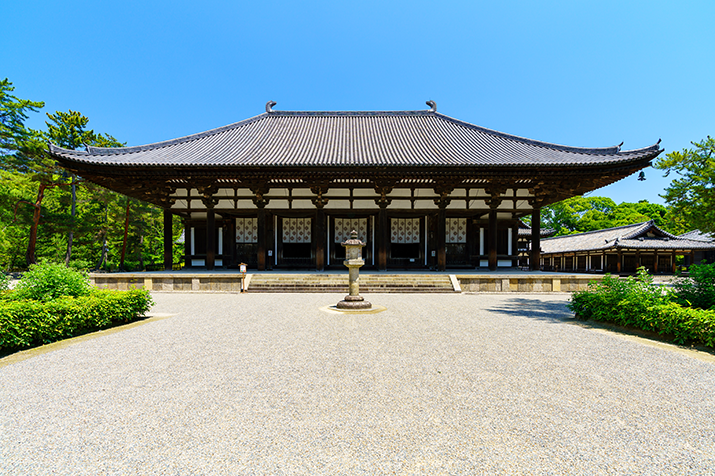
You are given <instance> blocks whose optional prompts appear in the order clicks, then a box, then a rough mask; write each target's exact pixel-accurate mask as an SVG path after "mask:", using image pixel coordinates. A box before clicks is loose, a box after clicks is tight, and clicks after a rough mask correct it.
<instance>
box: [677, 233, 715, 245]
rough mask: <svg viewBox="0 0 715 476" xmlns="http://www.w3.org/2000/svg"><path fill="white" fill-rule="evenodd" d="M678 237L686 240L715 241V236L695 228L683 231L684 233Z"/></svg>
mask: <svg viewBox="0 0 715 476" xmlns="http://www.w3.org/2000/svg"><path fill="white" fill-rule="evenodd" d="M678 238H682V239H684V240H695V241H705V242H707V243H713V242H715V236H713V235H712V234H710V233H703V232H702V231H700V230H693V231H689V232H687V233H683V234H682V235H678Z"/></svg>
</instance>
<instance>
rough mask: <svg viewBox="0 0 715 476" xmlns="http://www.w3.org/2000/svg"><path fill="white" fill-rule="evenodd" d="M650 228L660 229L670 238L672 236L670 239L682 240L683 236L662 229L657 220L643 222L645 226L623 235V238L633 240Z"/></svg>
mask: <svg viewBox="0 0 715 476" xmlns="http://www.w3.org/2000/svg"><path fill="white" fill-rule="evenodd" d="M649 228H655V229H656V230H658V231H659V232H661V233H663V234H664V235H665V236H666V237H668V238H670V239H673V240H682V238H680V237H678V236H677V235H673V234H672V233H668V232H667V231H665V230H664V229H662V228H661V227H659V226H658V225H656V224H655V220H650V221H647V222H643V226H642V227H640V228H639V229H638V230H636V231H634V232H633V233H631V234H629V235H626V236H624V237H622V238H623V239H624V240H632V239H633V238H635V237H636V236H637V235H638V234H640V233H643V232H644V231H646V230H647V229H649Z"/></svg>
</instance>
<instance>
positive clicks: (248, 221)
mask: <svg viewBox="0 0 715 476" xmlns="http://www.w3.org/2000/svg"><path fill="white" fill-rule="evenodd" d="M427 104H428V105H429V106H430V109H428V110H419V111H387V112H383V111H369V112H346V111H335V112H306V111H276V110H274V109H273V106H275V102H272V101H271V102H269V103H268V104H267V105H266V112H265V113H263V114H260V115H258V116H255V117H252V118H250V119H246V120H244V121H241V122H237V123H235V124H231V125H228V126H225V127H220V128H218V129H213V130H210V131H206V132H201V133H198V134H194V135H191V136H187V137H182V138H179V139H174V140H169V141H165V142H157V143H154V144H148V145H143V146H138V147H124V148H96V147H87V150H83V151H76V150H67V149H63V148H61V147H57V146H56V145H53V144H50V147H49V152H50V154H51V155H52V156H53V157H54V158H55V159H56V160H57V161H58V162H59V163H60V165H61V166H63V167H64V168H66V169H68V170H70V171H71V172H73V173H75V174H77V175H79V176H81V177H83V178H84V179H87V180H90V181H92V182H95V183H97V184H99V185H102V186H104V187H107V188H109V189H111V190H115V191H117V192H120V193H123V194H125V195H128V196H130V197H135V198H138V199H141V200H145V201H147V202H151V203H153V204H156V205H158V206H160V207H162V208H163V209H164V222H165V233H164V236H165V240H164V241H165V266H168V267H169V268H170V267H171V246H172V243H171V227H170V224H171V219H172V215H178V216H180V217H182V218H183V220H184V223H185V227H186V233H185V236H186V239H185V256H186V265H187V266H193V267H200V268H205V269H209V270H211V269H214V268H215V267H217V266H219V267H234V266H237V265H238V264H239V263H241V262H243V263H248V264H249V266H251V267H254V268H257V269H258V270H267V269H287V268H306V269H317V270H323V269H325V268H330V267H341V268H342V260H343V258H344V250H343V247H342V246H341V245H340V243H341V242H342V241H344V240H345V239H346V238H347V237H348V235H349V233H350V231H351V230H352V229H355V230H357V231H358V234H359V237H360V239H361V240H362V241H364V242H365V243H367V246H366V247H365V249H364V252H363V256H364V258H365V261H366V265H367V266H372V267H374V268H377V269H381V270H384V269H410V268H417V269H437V270H445V269H447V268H475V267H483V268H489V269H491V270H496V269H497V268H499V267H514V266H517V265H518V263H519V258H520V257H519V249H518V246H517V241H518V240H519V227H520V225H519V223H520V221H519V219H520V218H521V217H525V216H531V218H532V220H531V222H532V223H535V224H537V226H536V227H535V229H534V230H533V233H531V234H530V235H531V246H530V249H531V250H532V251H531V256H530V259H529V262H530V263H534V266H538V264H539V262H540V259H539V250H540V236H541V232H540V230H539V227H538V223H539V210H540V208H541V207H543V206H545V205H549V204H551V203H554V202H557V201H560V200H563V199H566V198H569V197H573V196H575V195H582V194H584V193H586V192H590V191H592V190H595V189H597V188H600V187H603V186H605V185H608V184H611V183H613V182H616V181H618V180H620V179H622V178H624V177H627V176H628V175H630V174H632V173H634V172H636V171H638V170H640V169H642V168H644V167H647V166H648V165H650V163H651V160H653V159H654V158H655V157H656V156H657V155H658V154H660V153H661V152H662V149H661V148H660V147H659V143H660V141H658V143H656V144H654V145H651V146H649V147H645V148H642V149H637V150H621V148H620V146H615V147H605V148H580V147H568V146H562V145H556V144H550V143H547V142H540V141H536V140H531V139H525V138H522V137H517V136H513V135H510V134H505V133H502V132H497V131H494V130H490V129H486V128H483V127H479V126H476V125H473V124H469V123H467V122H464V121H460V120H458V119H453V118H451V117H448V116H446V115H444V114H441V113H439V112H437V107H436V104H435V103H434V102H433V101H428V103H427Z"/></svg>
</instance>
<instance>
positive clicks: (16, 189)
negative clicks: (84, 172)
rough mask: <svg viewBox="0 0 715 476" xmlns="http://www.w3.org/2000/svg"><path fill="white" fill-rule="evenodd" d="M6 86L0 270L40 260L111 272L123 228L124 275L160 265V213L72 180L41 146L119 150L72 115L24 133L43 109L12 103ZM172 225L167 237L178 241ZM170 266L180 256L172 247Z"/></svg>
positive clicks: (1, 101) (2, 91) (1, 128)
mask: <svg viewBox="0 0 715 476" xmlns="http://www.w3.org/2000/svg"><path fill="white" fill-rule="evenodd" d="M13 90H14V89H13V87H12V83H10V82H9V81H8V80H4V81H0V119H1V122H2V123H1V124H0V135H1V139H0V140H2V143H1V144H0V154H2V164H0V269H4V270H15V269H24V268H26V267H27V265H28V264H30V263H35V262H37V261H41V260H49V261H53V262H61V261H65V263H66V264H69V265H71V266H73V267H75V268H79V269H84V270H88V269H96V268H102V269H107V270H113V269H118V268H119V265H120V259H121V256H122V253H121V251H122V247H123V243H124V236H125V224H126V236H127V239H126V243H127V245H126V252H125V260H124V261H125V262H124V269H127V270H135V269H143V268H144V267H145V266H150V265H152V264H154V263H161V262H162V261H163V241H162V237H163V217H162V212H161V209H159V208H157V207H155V206H153V205H151V204H146V203H142V202H139V201H137V200H132V199H130V200H129V202H130V203H129V205H130V207H129V213H128V214H127V201H128V199H127V197H125V196H123V195H120V194H118V193H115V192H112V191H110V190H107V189H105V188H103V187H100V186H98V185H95V184H93V183H91V182H85V181H83V180H82V178H81V177H74V176H72V175H71V174H69V173H68V172H67V171H65V170H64V169H62V168H60V167H58V166H57V164H56V162H55V161H54V159H52V157H50V156H49V154H48V153H47V142H48V141H49V142H52V143H54V144H57V145H59V146H61V147H64V148H67V149H80V148H83V147H85V145H92V146H97V147H116V146H121V145H122V144H121V143H120V142H119V141H118V140H117V139H115V138H114V137H112V136H111V135H109V134H106V133H97V132H95V131H94V130H93V129H91V128H90V127H89V119H88V118H87V117H86V116H84V115H82V114H81V113H80V112H77V111H71V110H70V111H67V112H61V111H57V112H55V113H52V114H50V113H48V114H47V121H46V123H45V125H46V129H45V130H42V131H39V130H33V129H30V128H27V127H26V126H25V121H26V120H27V118H28V116H29V114H30V113H33V112H37V111H38V110H39V109H40V108H41V107H43V103H41V102H33V101H27V100H22V99H18V98H16V97H15V96H13V95H12V94H11V92H12V91H13ZM181 228H182V227H181V222H180V220H179V219H178V218H175V220H174V237H175V238H178V236H179V235H180V234H181ZM174 248H175V250H176V252H175V255H176V257H175V261H178V260H179V259H180V256H181V254H182V252H183V250H181V249H179V248H180V247H178V246H175V247H174Z"/></svg>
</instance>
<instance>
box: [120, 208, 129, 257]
mask: <svg viewBox="0 0 715 476" xmlns="http://www.w3.org/2000/svg"><path fill="white" fill-rule="evenodd" d="M129 200H130V199H129V197H127V208H126V210H125V211H124V239H123V241H122V256H121V258H119V269H120V270H121V271H124V256H125V254H126V251H127V237H128V236H129Z"/></svg>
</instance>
